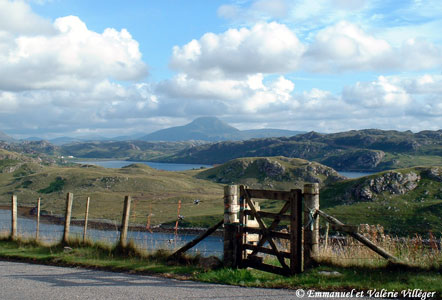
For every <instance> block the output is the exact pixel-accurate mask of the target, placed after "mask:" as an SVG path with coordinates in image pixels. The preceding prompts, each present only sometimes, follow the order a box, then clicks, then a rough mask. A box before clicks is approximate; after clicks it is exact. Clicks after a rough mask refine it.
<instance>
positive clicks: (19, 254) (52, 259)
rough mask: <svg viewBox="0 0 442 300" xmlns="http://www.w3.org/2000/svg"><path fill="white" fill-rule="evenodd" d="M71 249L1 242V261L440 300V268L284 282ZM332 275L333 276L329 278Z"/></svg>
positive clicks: (308, 275)
mask: <svg viewBox="0 0 442 300" xmlns="http://www.w3.org/2000/svg"><path fill="white" fill-rule="evenodd" d="M70 247H71V248H72V250H70V251H65V250H64V248H63V247H62V246H60V245H43V244H40V243H36V242H35V241H33V240H27V241H23V240H18V241H11V240H10V239H8V238H7V237H6V236H4V237H3V238H2V239H0V257H2V258H3V259H10V260H24V261H32V262H38V263H44V264H57V265H64V266H81V267H87V268H94V269H103V270H110V271H123V272H130V273H138V274H156V275H160V276H165V277H172V278H178V279H188V280H197V281H203V282H208V283H223V284H229V285H239V286H247V287H267V288H288V289H299V288H303V289H314V290H321V291H325V290H327V291H349V290H351V289H357V290H359V291H368V290H373V289H377V290H381V289H387V290H390V291H392V290H395V291H401V290H406V289H422V290H424V291H434V292H436V293H437V295H436V296H437V297H440V296H441V295H442V274H441V269H419V268H417V269H395V268H390V267H388V266H383V267H379V266H377V267H354V266H353V267H343V266H337V265H333V264H330V263H329V262H328V263H327V262H321V263H320V264H319V266H317V267H315V268H313V269H310V270H308V271H306V272H304V273H302V274H298V275H295V276H291V277H283V276H279V275H275V274H270V273H265V272H261V271H257V270H252V269H228V268H221V269H209V270H207V269H206V270H204V269H203V268H201V267H198V261H199V260H200V259H201V258H200V257H198V256H193V257H185V258H184V259H181V260H180V261H179V262H170V261H168V260H167V257H168V255H169V253H168V252H165V251H157V252H154V253H146V252H142V251H140V250H138V249H136V248H135V247H133V245H132V246H129V247H128V249H127V250H126V251H121V249H120V250H119V249H118V248H116V247H112V246H109V245H105V244H102V243H92V242H90V241H89V242H87V243H86V244H83V243H81V242H80V241H79V240H76V241H75V240H74V241H72V242H71V243H70ZM331 272H338V273H332V274H337V275H330V273H331Z"/></svg>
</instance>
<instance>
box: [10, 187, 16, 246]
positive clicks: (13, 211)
mask: <svg viewBox="0 0 442 300" xmlns="http://www.w3.org/2000/svg"><path fill="white" fill-rule="evenodd" d="M11 239H13V240H16V239H17V196H16V195H12V197H11Z"/></svg>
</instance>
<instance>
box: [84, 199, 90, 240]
mask: <svg viewBox="0 0 442 300" xmlns="http://www.w3.org/2000/svg"><path fill="white" fill-rule="evenodd" d="M90 201H91V197H87V199H86V211H85V213H84V228H83V243H85V242H86V233H87V221H88V218H89V202H90Z"/></svg>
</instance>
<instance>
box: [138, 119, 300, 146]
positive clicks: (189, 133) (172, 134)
mask: <svg viewBox="0 0 442 300" xmlns="http://www.w3.org/2000/svg"><path fill="white" fill-rule="evenodd" d="M299 133H301V132H299V131H290V130H280V129H255V130H244V131H241V130H239V129H237V128H235V127H232V126H230V125H229V124H227V123H226V122H223V121H221V120H220V119H218V118H215V117H201V118H197V119H195V120H194V121H193V122H191V123H189V124H187V125H184V126H177V127H170V128H166V129H162V130H158V131H155V132H153V133H151V134H148V135H145V136H143V137H141V138H139V139H140V140H143V141H188V140H200V141H208V142H217V141H229V140H230V141H238V140H247V139H251V138H264V137H275V136H293V135H296V134H299Z"/></svg>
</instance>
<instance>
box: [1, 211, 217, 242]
mask: <svg viewBox="0 0 442 300" xmlns="http://www.w3.org/2000/svg"><path fill="white" fill-rule="evenodd" d="M33 208H34V206H18V207H17V215H18V216H20V217H23V218H26V219H36V215H33V214H31V210H32V209H33ZM0 210H9V211H10V210H11V207H10V206H8V205H0ZM40 222H42V223H45V224H55V225H64V216H62V215H56V214H43V215H40ZM71 226H84V219H71ZM120 226H121V224H120V223H117V222H116V221H112V220H104V219H100V220H97V219H95V220H94V219H89V220H88V226H87V227H88V229H96V230H106V231H109V230H117V231H118V230H120ZM128 230H129V231H139V232H141V231H148V230H147V229H146V226H145V225H129V227H128ZM150 231H151V232H152V233H175V228H174V227H170V226H164V227H163V226H162V225H161V224H160V225H155V226H152V227H151V228H150ZM205 231H207V228H200V227H189V228H185V227H184V228H179V227H178V229H177V233H178V234H195V235H199V234H202V233H204V232H205ZM211 235H212V236H218V237H221V236H223V230H222V229H221V230H219V229H218V230H217V231H215V232H214V233H213V234H211Z"/></svg>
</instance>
